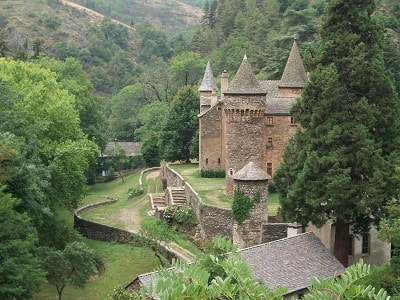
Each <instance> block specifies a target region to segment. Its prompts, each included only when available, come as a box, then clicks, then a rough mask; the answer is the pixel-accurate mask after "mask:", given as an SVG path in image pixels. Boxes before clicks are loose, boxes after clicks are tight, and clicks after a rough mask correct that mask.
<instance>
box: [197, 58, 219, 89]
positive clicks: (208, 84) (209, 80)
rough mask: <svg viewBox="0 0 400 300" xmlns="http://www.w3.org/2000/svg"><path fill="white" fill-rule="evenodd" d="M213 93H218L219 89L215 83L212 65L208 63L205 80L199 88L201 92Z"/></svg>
mask: <svg viewBox="0 0 400 300" xmlns="http://www.w3.org/2000/svg"><path fill="white" fill-rule="evenodd" d="M213 91H218V87H217V84H216V83H215V79H214V75H213V72H212V69H211V64H210V62H207V66H206V70H205V72H204V76H203V80H202V82H201V84H200V87H199V92H213Z"/></svg>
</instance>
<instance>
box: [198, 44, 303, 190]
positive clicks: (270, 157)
mask: <svg viewBox="0 0 400 300" xmlns="http://www.w3.org/2000/svg"><path fill="white" fill-rule="evenodd" d="M307 80H308V77H307V73H306V70H305V68H304V65H303V62H302V60H301V57H300V53H299V49H298V46H297V43H296V42H294V43H293V46H292V49H291V51H290V55H289V58H288V60H287V63H286V66H285V69H284V72H283V75H282V78H281V80H260V81H259V80H257V79H256V77H255V75H254V73H253V70H252V68H251V66H250V64H249V62H248V60H247V58H246V56H245V57H244V59H243V61H242V63H241V65H240V67H239V69H238V71H237V73H236V75H235V77H234V79H233V81H232V83H231V84H230V86H229V87H228V74H227V73H226V72H225V71H224V72H223V73H222V76H221V96H220V97H219V96H218V95H217V91H218V88H217V86H216V83H215V80H214V77H213V72H212V70H211V66H210V63H208V64H207V67H206V71H205V74H204V78H203V81H202V83H201V86H200V88H199V92H200V115H199V119H200V125H199V168H200V169H203V170H217V169H223V170H226V174H227V186H226V193H227V194H228V195H232V194H233V179H232V176H233V175H234V174H235V173H236V172H237V171H239V170H240V169H241V168H243V167H244V166H245V165H246V164H247V163H248V162H250V161H252V162H254V163H255V164H256V165H257V166H258V167H260V168H261V169H262V170H264V171H265V172H266V173H268V174H269V175H270V176H272V174H273V172H274V170H275V169H276V168H277V167H278V165H279V164H280V163H281V161H282V153H283V148H284V146H285V144H286V143H287V141H288V139H289V137H290V136H291V135H292V134H293V133H294V132H295V131H296V130H297V129H298V125H297V124H296V122H295V120H294V118H293V117H292V116H291V115H290V108H291V106H292V104H293V102H294V101H295V100H296V98H297V97H299V95H300V93H301V91H302V89H303V87H304V85H305V84H306V82H307Z"/></svg>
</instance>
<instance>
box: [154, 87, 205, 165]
mask: <svg viewBox="0 0 400 300" xmlns="http://www.w3.org/2000/svg"><path fill="white" fill-rule="evenodd" d="M199 106H200V104H199V96H198V93H197V92H196V91H195V90H194V89H193V88H192V87H190V86H184V87H183V88H181V89H180V90H179V91H178V93H177V94H176V96H175V98H174V100H172V102H171V105H170V109H169V114H168V117H167V120H166V123H165V126H164V128H163V131H162V132H161V135H160V140H159V148H160V151H161V157H162V158H163V159H165V160H167V161H177V160H185V161H190V159H191V158H195V157H197V155H198V145H197V147H193V146H192V147H191V145H192V144H193V143H196V142H198V137H197V136H198V128H199V121H198V118H197V114H198V111H199ZM191 149H196V150H197V152H193V150H192V151H191Z"/></svg>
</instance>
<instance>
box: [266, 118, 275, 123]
mask: <svg viewBox="0 0 400 300" xmlns="http://www.w3.org/2000/svg"><path fill="white" fill-rule="evenodd" d="M273 124H274V118H273V117H267V125H273Z"/></svg>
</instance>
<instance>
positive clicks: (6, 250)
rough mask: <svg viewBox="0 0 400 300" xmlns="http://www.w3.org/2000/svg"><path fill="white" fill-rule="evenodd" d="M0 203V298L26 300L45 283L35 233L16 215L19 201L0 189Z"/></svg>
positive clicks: (29, 225) (27, 222)
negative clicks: (36, 252)
mask: <svg viewBox="0 0 400 300" xmlns="http://www.w3.org/2000/svg"><path fill="white" fill-rule="evenodd" d="M0 155H1V154H0ZM0 202H1V205H0V226H1V233H0V298H1V299H21V300H22V299H30V298H31V297H32V295H33V293H34V292H36V291H37V290H38V288H39V286H40V285H41V284H43V283H44V282H45V277H44V276H45V273H44V272H43V271H42V269H41V265H40V260H39V259H38V257H37V256H36V255H35V251H36V248H37V246H38V236H37V232H36V230H35V228H34V227H33V226H32V224H31V222H30V220H29V217H28V215H27V214H26V213H22V214H21V213H19V212H17V211H16V208H17V207H18V205H19V202H20V201H19V200H17V199H16V198H13V197H12V196H11V195H10V194H7V193H4V186H1V185H0Z"/></svg>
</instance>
